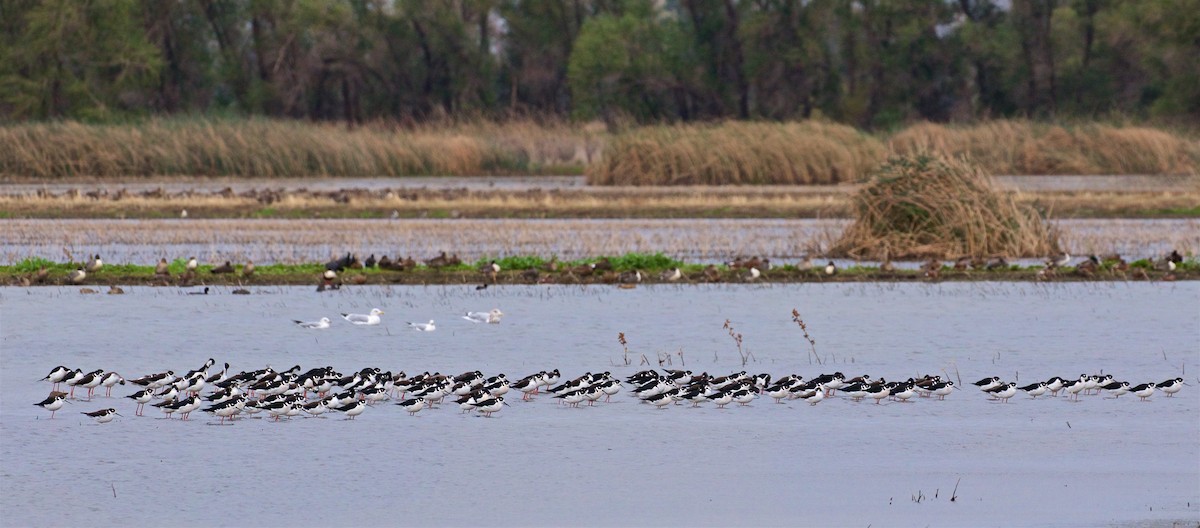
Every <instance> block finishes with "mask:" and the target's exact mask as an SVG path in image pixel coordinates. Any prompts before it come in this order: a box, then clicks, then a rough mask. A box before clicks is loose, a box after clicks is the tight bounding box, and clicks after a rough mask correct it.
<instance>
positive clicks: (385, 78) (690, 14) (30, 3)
mask: <svg viewBox="0 0 1200 528" xmlns="http://www.w3.org/2000/svg"><path fill="white" fill-rule="evenodd" d="M1198 58H1200V0H1155V1H1142V0H1011V1H987V0H954V1H951V0H660V1H650V0H444V1H443V0H436V1H425V0H341V1H337V0H178V1H176V0H171V1H163V0H4V1H3V2H0V119H5V120H10V121H11V120H27V119H55V118H67V119H82V120H93V121H94V120H99V121H111V120H121V119H125V118H128V117H133V118H137V117H140V116H145V115H163V114H190V115H195V114H202V115H209V116H213V115H238V116H244V115H249V116H266V117H273V118H300V119H311V120H329V121H348V122H350V123H358V122H369V121H398V122H401V123H406V122H411V123H419V122H426V121H431V120H442V119H445V118H447V117H450V118H458V117H470V118H475V117H485V118H493V119H495V118H501V119H503V118H507V117H511V116H526V117H529V116H536V117H538V118H539V119H540V118H542V117H543V116H550V117H555V118H579V119H594V118H601V119H604V120H606V121H607V122H608V123H609V124H614V123H620V122H625V121H629V122H640V123H645V122H676V121H694V120H714V119H730V118H732V119H747V118H749V119H774V120H796V119H803V118H809V117H821V118H824V119H829V120H833V121H837V122H841V123H846V124H850V125H852V126H855V127H859V128H867V129H879V128H892V127H894V126H896V125H899V124H903V123H908V122H913V121H917V120H928V121H934V122H945V121H972V120H976V119H993V118H1001V117H1028V118H1035V119H1056V120H1061V119H1064V118H1066V119H1073V118H1095V117H1101V118H1107V117H1111V116H1120V117H1121V118H1130V117H1132V118H1134V119H1138V120H1140V119H1154V120H1160V121H1176V122H1182V123H1184V124H1188V123H1195V120H1196V119H1197V118H1200V60H1198Z"/></svg>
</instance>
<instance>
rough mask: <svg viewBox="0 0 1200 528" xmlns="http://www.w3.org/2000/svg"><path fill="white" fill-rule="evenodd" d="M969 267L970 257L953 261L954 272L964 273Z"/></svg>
mask: <svg viewBox="0 0 1200 528" xmlns="http://www.w3.org/2000/svg"><path fill="white" fill-rule="evenodd" d="M970 265H971V257H969V256H968V257H959V258H958V260H956V261H954V271H966V270H967V268H968V267H970Z"/></svg>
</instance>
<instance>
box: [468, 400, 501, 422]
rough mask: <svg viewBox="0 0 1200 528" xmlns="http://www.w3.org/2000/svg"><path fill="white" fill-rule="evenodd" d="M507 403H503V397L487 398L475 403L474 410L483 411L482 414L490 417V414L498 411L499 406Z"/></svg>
mask: <svg viewBox="0 0 1200 528" xmlns="http://www.w3.org/2000/svg"><path fill="white" fill-rule="evenodd" d="M504 405H507V404H506V403H504V398H503V397H496V398H489V399H486V400H483V401H481V402H478V403H476V404H475V410H477V411H479V412H480V413H483V415H484V416H486V417H488V418H491V417H492V414H493V413H495V412H497V411H499V410H500V408H501V407H503V406H504Z"/></svg>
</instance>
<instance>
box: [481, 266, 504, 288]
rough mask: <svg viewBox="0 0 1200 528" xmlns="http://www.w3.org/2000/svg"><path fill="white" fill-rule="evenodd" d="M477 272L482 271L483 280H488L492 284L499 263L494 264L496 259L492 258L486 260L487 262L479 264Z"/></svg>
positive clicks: (497, 271) (494, 280)
mask: <svg viewBox="0 0 1200 528" xmlns="http://www.w3.org/2000/svg"><path fill="white" fill-rule="evenodd" d="M479 272H480V273H483V278H484V280H485V282H490V283H492V284H495V283H496V274H497V273H500V265H499V264H496V261H495V260H493V261H491V262H488V263H487V264H484V265H482V266H480V267H479Z"/></svg>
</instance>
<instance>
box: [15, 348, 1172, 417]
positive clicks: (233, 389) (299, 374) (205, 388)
mask: <svg viewBox="0 0 1200 528" xmlns="http://www.w3.org/2000/svg"><path fill="white" fill-rule="evenodd" d="M215 365H216V361H215V360H214V359H211V358H210V359H209V360H208V361H206V362H205V363H204V364H203V365H201V366H200V368H197V369H195V370H190V371H187V372H186V373H184V374H181V375H176V374H175V371H173V370H167V371H163V372H160V373H155V374H147V375H144V376H141V377H138V378H135V379H129V380H127V379H125V378H124V377H122V376H121V375H120V374H117V373H115V372H105V371H104V370H94V371H91V372H87V373H84V372H82V371H81V370H80V369H70V368H67V367H65V366H58V367H55V368H54V369H52V370H51V371H50V373H49V374H47V375H46V376H45V377H44V378H42V381H48V382H50V383H52V384H53V385H52V388H51V392H50V396H49V397H47V398H46V399H45V400H43V401H41V402H39V403H36V404H35V405H37V406H40V407H42V408H43V409H45V410H47V411H50V417H51V418H54V415H55V413H57V411H59V410H60V409H62V407H63V406H64V405H65V404H66V403H68V401H69V400H71V399H74V398H75V390H77V389H86V391H87V395H86V397H87V400H85V401H91V400H92V397H93V395H94V392H95V391H96V390H97V389H98V388H100V387H104V388H105V396H106V397H111V395H112V388H113V387H114V386H116V385H125V384H126V383H129V384H133V385H137V386H139V387H143V388H142V389H141V390H139V391H137V392H135V393H133V394H130V395H127V396H125V398H128V399H130V400H133V402H134V403H135V404H136V407H135V409H134V415H135V416H144V410H145V406H146V405H147V404H149V405H150V406H152V407H155V408H157V409H159V410H160V411H161V412H162V413H163V417H164V418H171V417H172V416H178V417H179V418H180V420H183V421H187V420H188V419H189V417H190V415H191V413H192V412H195V411H201V412H204V413H208V414H211V415H212V416H214V417H216V418H219V420H220V421H219V422H217V423H218V424H225V423H226V421H227V420H228V421H229V422H232V421H233V420H235V419H238V418H244V417H251V416H256V415H257V416H258V417H266V418H270V419H273V420H275V421H279V420H280V419H290V418H294V417H297V416H306V417H322V415H324V414H326V413H330V412H340V413H342V414H344V415H345V417H346V418H347V419H354V418H355V417H356V416H358V415H361V414H363V413H364V412H365V411H366V410H367V409H368V408H373V407H384V406H385V405H384V402H385V401H387V400H396V401H395V405H396V406H398V407H400V408H401V409H402V410H403V411H405V412H407V413H408V414H409V415H414V416H415V415H416V414H417V413H419V412H421V411H422V410H423V409H437V408H440V407H441V406H443V404H445V406H449V403H448V402H446V399H447V398H449V399H450V401H451V402H453V404H454V405H456V406H457V409H458V410H459V411H460V412H462V413H464V414H469V413H478V414H479V415H481V416H485V417H489V418H490V417H491V416H492V415H494V414H495V413H497V412H500V411H501V410H502V409H503V408H504V407H505V406H508V405H509V404H508V403H507V402H505V395H507V394H509V392H510V391H514V390H515V391H517V392H520V393H522V396H521V400H522V401H526V402H528V401H531V400H533V399H535V398H536V397H537V396H538V395H539V394H545V395H549V396H550V397H551V398H553V399H555V400H557V402H558V404H559V405H562V406H565V407H579V406H581V405H582V406H594V405H597V404H602V403H606V402H609V401H611V399H612V397H613V396H615V395H617V394H618V393H620V392H622V391H625V392H626V393H627V394H628V395H629V396H631V397H633V398H635V399H636V400H638V401H640V402H641V403H643V404H646V405H649V406H652V407H655V408H658V409H666V408H668V407H670V406H673V405H682V406H686V407H700V406H702V405H712V406H715V407H716V408H725V407H726V406H727V405H734V406H747V405H749V404H750V403H751V402H753V401H754V400H755V399H757V398H760V397H763V396H766V397H768V398H770V399H771V400H773V401H774V402H775V403H777V404H783V403H785V402H787V401H792V400H801V401H803V402H805V403H808V404H809V405H817V404H819V403H821V402H822V401H824V400H826V399H829V398H835V397H840V398H845V399H848V400H851V401H856V402H859V401H863V400H867V399H870V400H874V402H875V404H879V403H880V402H882V401H883V400H891V401H894V402H912V401H914V398H934V397H936V398H937V399H939V400H942V399H945V398H946V396H949V395H950V394H951V393H953V392H954V391H955V390H958V389H959V387H958V386H957V385H955V383H954V382H953V381H950V380H944V379H942V377H941V376H923V377H921V378H908V379H906V380H904V381H892V382H889V381H886V380H885V379H883V378H878V379H875V378H872V377H871V376H869V375H866V374H864V375H861V376H857V377H853V378H847V377H846V376H845V375H844V374H842V373H841V372H835V373H832V374H821V375H819V376H816V377H814V378H812V379H805V378H804V377H803V376H800V375H798V374H788V375H785V376H783V377H781V378H778V379H772V376H771V375H770V374H768V373H760V374H749V373H747V372H746V371H740V372H734V373H731V374H728V375H722V376H714V375H710V374H708V373H699V374H693V373H692V371H690V370H672V369H662V371H661V372H659V371H657V370H653V369H651V370H643V371H640V372H637V373H634V374H632V375H630V376H627V377H626V378H625V379H624V380H620V379H618V378H616V377H614V376H613V375H612V374H611V373H609V372H601V373H592V372H587V373H585V374H583V375H581V376H579V377H576V378H573V379H570V380H566V381H564V380H563V379H562V376H561V374H560V372H559V370H558V369H553V370H550V371H545V370H543V371H539V372H536V373H533V374H530V375H528V376H525V377H523V378H520V379H517V380H515V381H513V380H510V379H509V378H507V377H506V376H505V375H504V374H496V375H493V376H485V375H484V374H483V373H482V372H480V371H478V370H475V371H469V372H464V373H462V374H458V375H445V374H440V373H437V372H435V373H432V374H431V373H429V372H424V373H421V374H418V375H414V376H409V375H407V374H405V373H404V372H403V371H400V372H396V373H393V372H391V371H383V370H381V369H379V368H376V367H367V368H363V369H361V370H359V371H356V372H353V373H350V374H342V373H340V372H337V371H335V370H334V369H333V367H331V366H326V367H318V368H313V369H310V370H307V371H304V370H303V369H302V368H301V367H300V366H299V365H296V366H294V367H292V368H290V369H287V370H284V371H276V370H274V369H272V368H271V367H269V366H268V367H266V368H262V369H259V370H254V371H242V372H238V373H233V372H230V370H229V363H225V365H224V368H221V369H220V370H218V371H215V372H214V371H213V369H214V367H215ZM64 385H65V387H62V388H64V389H66V388H67V387H69V392H61V391H59V389H60V387H61V386H64ZM974 385H975V386H976V387H978V388H979V390H980V391H982V392H983V393H984V394H987V395H988V396H989V397H991V398H992V399H994V400H996V401H998V402H1001V403H1007V402H1008V401H1009V400H1010V399H1011V398H1012V397H1014V396H1015V395H1017V394H1018V393H1019V392H1024V393H1025V394H1027V395H1028V396H1030V397H1031V398H1037V397H1039V396H1043V395H1049V396H1050V397H1056V396H1058V395H1059V393H1060V392H1061V393H1065V394H1066V395H1067V396H1068V398H1069V399H1070V401H1075V402H1077V401H1079V397H1080V395H1081V394H1084V395H1086V394H1094V395H1099V394H1107V395H1109V397H1110V398H1119V397H1120V396H1122V395H1124V394H1127V393H1128V394H1133V395H1135V396H1137V397H1138V398H1139V399H1141V400H1142V401H1148V399H1149V398H1150V397H1151V396H1152V395H1153V394H1154V392H1155V391H1156V390H1157V391H1161V392H1163V393H1164V394H1166V395H1167V397H1172V396H1174V395H1175V394H1176V393H1178V392H1179V391H1180V390H1182V388H1183V386H1184V385H1187V384H1186V383H1184V382H1183V379H1182V378H1174V379H1168V380H1166V381H1164V382H1162V383H1141V384H1137V385H1132V384H1130V383H1129V382H1125V381H1117V380H1115V379H1114V378H1113V376H1111V375H1088V374H1083V375H1080V376H1079V378H1076V379H1065V378H1061V377H1057V376H1056V377H1053V378H1050V379H1049V380H1047V381H1044V382H1036V383H1032V384H1029V385H1026V386H1024V387H1018V386H1017V383H1012V382H1003V381H1001V380H1000V378H999V377H988V378H984V379H981V380H979V381H977V382H975V383H974ZM82 414H85V415H87V416H89V417H90V418H93V419H94V420H95V421H96V422H98V423H108V422H111V421H112V420H113V419H114V417H116V416H124V415H121V414H120V413H118V412H117V410H116V408H115V407H111V408H106V409H100V410H97V411H89V412H83V413H82Z"/></svg>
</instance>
